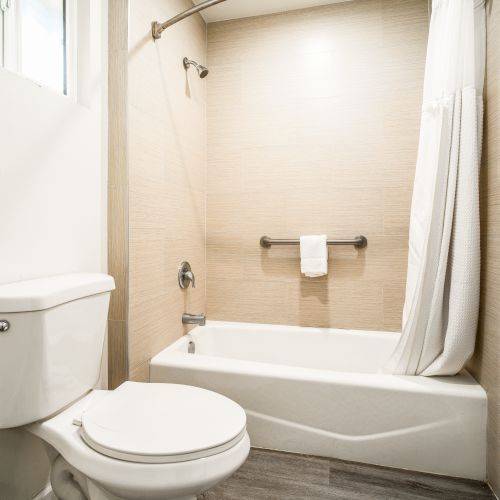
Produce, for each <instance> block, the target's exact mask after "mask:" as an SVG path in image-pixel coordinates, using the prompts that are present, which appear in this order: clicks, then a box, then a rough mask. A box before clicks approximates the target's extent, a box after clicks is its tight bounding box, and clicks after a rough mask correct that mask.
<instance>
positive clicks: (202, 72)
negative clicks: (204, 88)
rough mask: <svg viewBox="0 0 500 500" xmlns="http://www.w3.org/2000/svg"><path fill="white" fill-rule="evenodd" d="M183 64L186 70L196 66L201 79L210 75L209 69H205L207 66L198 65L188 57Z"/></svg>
mask: <svg viewBox="0 0 500 500" xmlns="http://www.w3.org/2000/svg"><path fill="white" fill-rule="evenodd" d="M182 62H183V64H184V67H185V68H186V69H188V68H189V66H191V65H192V66H194V67H195V68H196V71H198V76H199V77H200V78H205V77H206V76H207V75H208V69H207V68H205V66H202V65H201V64H198V63H197V62H196V61H191V60H189V59H188V58H187V57H185V58H184V59H183V61H182Z"/></svg>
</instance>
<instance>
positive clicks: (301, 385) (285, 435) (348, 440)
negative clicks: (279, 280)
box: [150, 321, 486, 480]
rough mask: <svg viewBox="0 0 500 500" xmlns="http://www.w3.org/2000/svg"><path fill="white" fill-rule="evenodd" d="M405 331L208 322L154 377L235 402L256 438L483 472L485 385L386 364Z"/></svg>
mask: <svg viewBox="0 0 500 500" xmlns="http://www.w3.org/2000/svg"><path fill="white" fill-rule="evenodd" d="M398 337H399V334H397V333H387V332H363V331H353V330H338V329H323V328H302V327H291V326H275V325H258V324H245V323H228V322H218V321H209V322H207V325H206V326H204V327H197V328H195V329H194V330H192V331H191V333H190V334H189V335H186V336H184V337H182V338H181V339H179V340H178V341H177V342H175V343H174V344H172V345H171V346H169V347H168V348H167V349H165V350H164V351H162V352H161V353H160V354H158V355H157V356H155V357H154V358H153V359H152V360H151V367H150V375H151V382H171V383H180V384H190V385H195V386H199V387H204V388H206V389H211V390H213V391H216V392H219V393H221V394H224V395H225V396H228V397H229V398H231V399H233V400H234V401H237V402H238V403H239V404H240V405H241V406H242V407H243V408H245V410H246V412H247V418H248V432H249V434H250V438H251V442H252V445H253V446H257V447H263V448H270V449H277V450H284V451H289V452H295V453H304V454H311V455H319V456H326V457H334V458H340V459H344V460H352V461H356V462H365V463H370V464H378V465H385V466H391V467H398V468H404V469H411V470H417V471H424V472H432V473H436V474H445V475H450V476H457V477H465V478H471V479H478V480H484V479H485V476H486V394H485V392H484V390H483V389H482V388H481V386H479V385H478V384H477V383H476V382H475V380H474V379H473V378H472V377H471V376H470V375H469V374H468V373H467V372H466V371H464V372H462V373H461V374H460V375H457V376H455V377H435V378H428V377H410V376H395V375H390V374H383V373H380V369H381V367H382V366H383V365H384V362H385V361H386V360H387V359H388V357H389V356H390V354H391V352H392V350H393V348H394V346H395V344H396V342H397V340H398ZM190 341H192V342H194V348H195V352H194V353H189V352H188V345H189V342H190ZM191 346H193V344H191ZM200 411H201V412H202V411H203V408H200Z"/></svg>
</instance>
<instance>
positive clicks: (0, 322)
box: [0, 319, 10, 333]
mask: <svg viewBox="0 0 500 500" xmlns="http://www.w3.org/2000/svg"><path fill="white" fill-rule="evenodd" d="M9 328H10V323H9V322H8V321H7V320H6V319H0V333H5V332H7V331H8V330H9Z"/></svg>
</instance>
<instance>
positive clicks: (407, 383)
mask: <svg viewBox="0 0 500 500" xmlns="http://www.w3.org/2000/svg"><path fill="white" fill-rule="evenodd" d="M207 327H222V328H224V329H230V328H231V327H240V328H241V327H244V328H247V329H249V330H252V329H253V330H256V329H263V328H273V329H274V330H286V329H300V331H302V332H305V331H307V330H309V331H311V330H314V331H321V332H325V333H333V332H334V331H339V330H340V331H342V332H343V333H347V334H351V333H352V334H353V335H367V334H372V333H373V334H378V335H387V334H389V335H390V334H393V335H396V336H399V335H400V334H399V333H397V332H380V331H374V332H370V331H366V330H359V331H358V330H350V329H340V328H313V327H301V326H285V325H267V324H260V323H239V322H226V321H213V320H211V321H207V324H206V326H204V327H203V326H197V327H196V328H194V329H193V330H191V331H190V332H188V333H187V334H185V335H183V336H182V337H181V338H179V339H177V340H176V341H174V342H173V343H172V344H170V345H169V346H167V347H166V348H165V349H163V350H162V351H161V352H160V353H158V354H157V355H156V356H153V357H152V358H151V361H150V371H151V370H154V366H155V365H160V366H166V365H167V366H172V367H175V368H181V369H182V368H184V369H191V370H193V369H194V370H197V371H204V370H205V371H210V372H218V373H222V374H234V373H238V374H242V375H248V376H252V377H262V378H263V377H271V378H274V379H288V380H290V379H292V380H308V381H315V382H323V383H336V384H338V385H345V386H357V387H365V388H366V387H370V388H373V389H375V390H376V389H381V390H382V389H383V390H392V391H397V392H400V391H404V392H413V393H424V394H435V395H436V394H439V395H442V396H447V397H456V398H469V399H478V400H482V401H483V404H484V405H486V404H487V394H486V391H485V390H484V389H483V387H481V385H480V384H479V383H478V382H477V381H476V380H475V379H474V377H472V375H471V374H470V373H469V372H468V371H467V370H466V369H463V370H462V371H461V372H460V373H459V374H457V375H455V376H452V377H450V376H440V377H424V376H420V375H393V374H391V373H380V372H379V373H361V372H345V371H335V370H327V369H319V368H306V367H301V366H295V365H286V364H276V363H267V362H262V361H250V360H244V359H238V358H232V357H231V358H230V357H223V356H217V355H207V354H197V353H195V354H189V353H188V352H187V346H188V343H189V341H190V340H192V334H193V333H195V334H201V335H202V334H203V333H201V332H203V330H204V329H205V330H206V331H208V328H207Z"/></svg>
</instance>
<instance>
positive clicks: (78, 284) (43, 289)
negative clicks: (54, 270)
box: [0, 273, 115, 313]
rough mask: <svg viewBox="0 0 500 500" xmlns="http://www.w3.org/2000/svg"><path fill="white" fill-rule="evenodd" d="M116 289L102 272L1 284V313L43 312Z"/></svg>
mask: <svg viewBox="0 0 500 500" xmlns="http://www.w3.org/2000/svg"><path fill="white" fill-rule="evenodd" d="M114 289H115V281H114V279H113V278H112V277H111V276H109V275H107V274H102V273H73V274H62V275H59V276H51V277H48V278H38V279H33V280H27V281H18V282H15V283H8V284H5V285H0V313H15V312H28V311H42V310H44V309H49V308H51V307H55V306H58V305H60V304H64V303H65V302H71V301H72V300H76V299H81V298H83V297H88V296H90V295H95V294H98V293H103V292H109V291H111V290H114Z"/></svg>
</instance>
